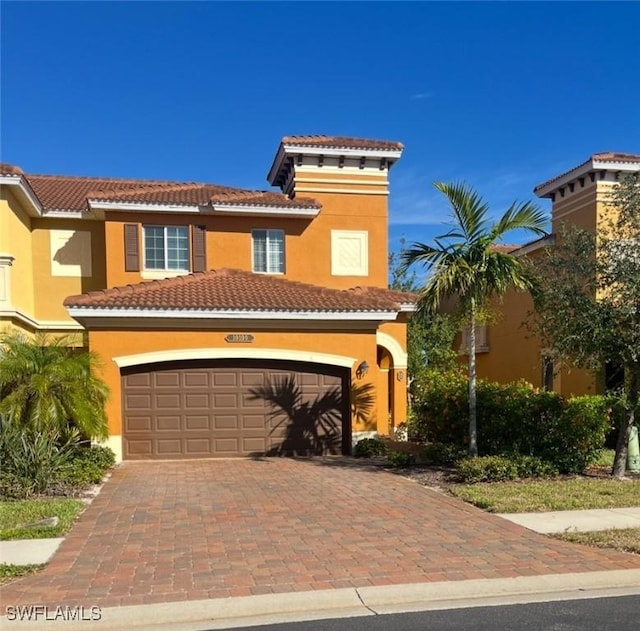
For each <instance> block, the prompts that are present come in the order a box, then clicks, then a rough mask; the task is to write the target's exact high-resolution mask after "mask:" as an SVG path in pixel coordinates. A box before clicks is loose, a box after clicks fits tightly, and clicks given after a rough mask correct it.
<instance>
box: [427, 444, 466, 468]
mask: <svg viewBox="0 0 640 631" xmlns="http://www.w3.org/2000/svg"><path fill="white" fill-rule="evenodd" d="M465 454H466V452H465V450H464V449H462V448H461V447H460V446H459V445H451V444H447V443H429V444H428V445H425V446H424V449H423V450H422V451H421V452H420V455H421V456H422V459H423V461H424V463H425V464H430V465H444V466H451V465H454V464H455V463H456V462H458V460H461V459H462V458H464V456H465Z"/></svg>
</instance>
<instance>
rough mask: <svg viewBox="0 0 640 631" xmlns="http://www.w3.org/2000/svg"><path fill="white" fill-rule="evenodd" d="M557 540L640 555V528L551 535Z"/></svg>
mask: <svg viewBox="0 0 640 631" xmlns="http://www.w3.org/2000/svg"><path fill="white" fill-rule="evenodd" d="M551 536H552V537H555V538H556V539H562V540H563V541H570V542H571V543H582V544H585V545H589V546H596V547H597V548H613V549H614V550H620V551H622V552H632V553H634V554H640V528H625V529H619V530H618V529H616V530H602V531H599V532H563V533H560V534H557V535H551Z"/></svg>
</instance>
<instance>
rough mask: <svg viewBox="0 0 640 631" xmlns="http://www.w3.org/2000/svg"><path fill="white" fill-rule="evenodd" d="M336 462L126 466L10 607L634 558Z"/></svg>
mask: <svg viewBox="0 0 640 631" xmlns="http://www.w3.org/2000/svg"><path fill="white" fill-rule="evenodd" d="M346 462H347V461H344V460H340V459H335V460H332V459H324V460H323V459H314V460H292V459H264V460H255V461H253V460H225V461H222V460H200V461H194V462H145V463H133V462H128V463H125V464H124V465H122V466H121V467H119V468H118V469H116V471H115V472H114V473H113V476H112V477H111V479H110V480H109V481H108V482H107V483H106V484H105V486H104V488H103V489H102V492H101V493H100V495H99V496H98V497H97V498H96V499H95V500H94V501H93V503H92V504H91V505H90V506H89V507H88V508H87V510H86V511H85V513H84V514H83V515H82V517H81V519H80V521H79V522H78V523H77V524H76V526H75V527H74V528H73V530H72V531H71V533H70V534H69V535H68V536H67V538H66V540H65V541H64V542H63V544H62V546H61V547H60V549H59V551H58V552H57V554H56V555H55V556H54V558H53V560H52V561H51V562H50V563H49V565H48V566H47V567H46V568H45V569H44V570H43V571H42V572H40V573H39V574H36V575H33V576H29V577H26V578H24V579H21V580H19V581H16V582H15V583H12V584H10V585H7V586H5V587H4V588H2V589H1V590H0V595H1V596H2V602H3V605H4V606H7V605H15V604H49V605H55V604H64V605H69V606H74V605H85V606H92V605H99V606H103V607H107V606H116V605H137V604H147V603H157V602H169V601H180V600H190V599H203V598H220V597H228V596H246V595H252V594H265V593H266V594H268V593H273V592H290V591H303V590H316V589H328V588H337V587H362V586H366V585H388V584H401V583H410V582H429V581H449V580H451V581H457V580H464V579H476V578H505V577H513V576H530V575H537V574H550V573H565V572H590V571H599V570H613V569H628V568H640V557H637V556H633V555H627V554H624V553H618V552H614V551H603V550H597V549H589V548H582V547H578V546H574V545H571V544H568V543H564V542H560V541H555V540H553V539H548V538H546V537H544V536H542V535H538V534H535V533H533V532H531V531H528V530H525V529H524V528H521V527H520V526H517V525H515V524H512V523H510V522H507V521H505V520H502V519H500V518H499V517H496V516H494V515H490V514H487V513H484V512H482V511H480V510H478V509H475V508H473V507H472V506H468V505H466V504H463V503H462V502H460V501H458V500H455V499H453V498H449V497H447V496H444V495H442V494H439V493H436V492H434V491H431V490H429V489H426V488H424V487H421V486H420V485H418V484H416V483H415V482H411V481H410V480H406V479H404V478H401V477H399V476H396V475H393V474H390V473H387V472H384V471H382V470H380V469H376V468H371V467H369V468H367V467H364V468H363V467H358V466H348V465H347V464H346Z"/></svg>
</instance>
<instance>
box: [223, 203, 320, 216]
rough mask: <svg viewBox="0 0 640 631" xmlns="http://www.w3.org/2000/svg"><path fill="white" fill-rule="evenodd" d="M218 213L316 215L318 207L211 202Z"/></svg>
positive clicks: (318, 210)
mask: <svg viewBox="0 0 640 631" xmlns="http://www.w3.org/2000/svg"><path fill="white" fill-rule="evenodd" d="M212 206H213V211H214V213H216V214H218V215H260V216H263V217H295V218H302V219H304V218H307V217H311V218H313V217H317V216H318V213H319V212H320V209H319V208H291V207H287V206H249V205H241V204H212Z"/></svg>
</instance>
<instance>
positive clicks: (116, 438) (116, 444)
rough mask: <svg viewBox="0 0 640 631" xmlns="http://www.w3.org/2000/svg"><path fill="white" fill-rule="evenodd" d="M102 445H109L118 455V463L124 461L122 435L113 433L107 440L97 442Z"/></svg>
mask: <svg viewBox="0 0 640 631" xmlns="http://www.w3.org/2000/svg"><path fill="white" fill-rule="evenodd" d="M96 444H98V445H101V446H102V447H109V449H111V451H113V453H114V454H115V456H116V463H118V462H122V459H123V458H122V435H121V434H112V435H111V436H109V438H107V440H104V441H101V442H98V443H96Z"/></svg>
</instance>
